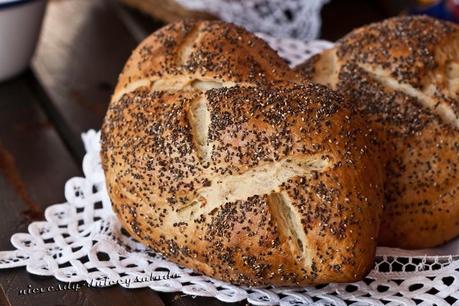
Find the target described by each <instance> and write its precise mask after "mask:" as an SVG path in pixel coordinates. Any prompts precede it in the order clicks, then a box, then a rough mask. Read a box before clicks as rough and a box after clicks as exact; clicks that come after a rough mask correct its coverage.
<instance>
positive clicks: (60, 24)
mask: <svg viewBox="0 0 459 306" xmlns="http://www.w3.org/2000/svg"><path fill="white" fill-rule="evenodd" d="M115 5H117V4H114V3H113V2H112V1H101V0H98V1H94V0H65V1H51V2H50V3H49V5H48V8H47V12H46V15H45V21H44V24H43V31H42V35H41V38H40V41H39V45H38V49H37V52H36V55H35V59H34V61H33V70H34V72H35V74H36V76H37V78H38V80H39V81H40V83H41V85H42V86H43V88H44V89H45V92H46V94H47V95H48V96H49V97H50V100H51V102H52V105H51V107H52V108H54V109H55V110H57V112H58V113H59V114H60V115H61V116H62V119H63V122H62V123H61V126H64V127H66V128H67V129H66V130H65V133H66V135H65V136H66V137H69V139H70V140H71V141H70V144H71V149H72V150H74V151H75V152H76V153H77V154H78V156H79V157H80V158H81V157H82V154H83V147H82V145H81V142H79V135H80V133H81V132H82V131H85V130H88V129H90V128H96V129H98V128H99V127H100V122H101V120H102V118H103V116H104V115H105V110H106V107H107V103H108V101H109V100H110V95H111V93H112V91H113V86H114V84H115V83H116V80H117V77H118V73H119V72H120V71H121V69H122V67H123V65H124V63H125V61H126V59H127V57H128V56H129V54H130V53H131V51H132V49H133V48H134V47H135V46H136V45H137V42H136V41H135V39H134V38H132V36H131V35H130V33H129V32H128V31H127V29H126V27H125V26H124V25H123V23H122V22H121V21H120V19H119V18H118V17H117V14H115V10H114V6H115Z"/></svg>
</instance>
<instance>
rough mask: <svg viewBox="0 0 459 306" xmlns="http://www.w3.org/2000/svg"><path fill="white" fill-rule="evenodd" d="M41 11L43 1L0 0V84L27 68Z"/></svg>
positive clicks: (41, 18)
mask: <svg viewBox="0 0 459 306" xmlns="http://www.w3.org/2000/svg"><path fill="white" fill-rule="evenodd" d="M45 7H46V1H45V0H0V81H3V80H6V79H8V78H11V77H13V76H15V75H17V74H19V73H20V72H22V71H24V70H25V69H26V68H27V67H28V66H29V63H30V59H31V58H32V55H33V53H34V50H35V47H36V44H37V40H38V36H39V34H40V28H41V23H42V20H43V15H44V12H45Z"/></svg>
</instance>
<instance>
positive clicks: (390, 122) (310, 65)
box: [298, 17, 459, 248]
mask: <svg viewBox="0 0 459 306" xmlns="http://www.w3.org/2000/svg"><path fill="white" fill-rule="evenodd" d="M298 70H299V71H301V72H303V74H304V75H305V76H307V77H308V78H309V79H311V80H313V81H315V82H318V83H321V84H324V85H328V86H329V87H331V88H333V89H336V90H337V91H338V92H340V93H341V94H344V95H345V96H347V98H348V99H349V100H350V101H351V102H352V103H353V104H354V106H357V108H359V109H360V110H361V111H362V112H363V113H364V114H365V117H366V118H367V119H368V120H369V122H370V125H371V126H372V127H374V128H375V129H379V130H380V131H381V139H382V140H383V141H384V143H385V145H384V147H385V152H386V157H387V160H388V161H387V166H386V183H385V209H384V217H383V218H382V221H381V222H382V224H381V231H380V235H379V239H378V243H379V244H380V245H385V246H393V247H401V248H428V247H433V246H436V245H439V244H442V243H444V242H445V241H448V240H450V239H452V238H454V237H456V236H457V235H458V234H459V27H458V26H457V25H455V24H452V23H448V22H441V21H438V20H435V19H431V18H428V17H400V18H393V19H389V20H386V21H384V22H381V23H376V24H372V25H369V26H366V27H363V28H361V29H357V30H355V31H354V32H352V33H350V34H349V35H347V36H346V37H345V38H343V39H342V40H340V41H339V42H338V44H337V46H336V47H335V48H333V49H330V50H327V51H325V52H323V53H322V54H320V55H319V56H316V57H314V58H312V59H311V60H310V61H308V62H307V63H305V64H304V65H302V66H300V67H299V68H298Z"/></svg>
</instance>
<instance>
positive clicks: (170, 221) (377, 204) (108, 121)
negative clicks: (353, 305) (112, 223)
mask: <svg viewBox="0 0 459 306" xmlns="http://www.w3.org/2000/svg"><path fill="white" fill-rule="evenodd" d="M343 104H344V102H343V101H342V98H341V96H339V95H337V94H335V93H333V92H332V91H330V90H328V89H327V88H326V87H324V86H321V85H313V84H310V83H307V82H305V81H303V79H302V77H300V76H299V75H298V74H297V73H296V72H294V71H292V70H290V69H289V68H288V66H287V65H286V63H284V62H283V61H282V60H281V59H280V58H279V57H278V56H277V55H276V53H275V52H274V51H273V50H271V49H270V48H269V47H268V46H267V45H266V44H265V43H264V42H262V41H261V40H259V39H258V38H256V37H255V36H253V35H251V34H249V33H247V32H246V31H244V30H242V29H240V28H238V27H236V26H233V25H230V24H225V23H222V22H216V21H215V22H180V23H175V24H172V25H169V26H167V27H165V28H163V29H161V30H159V31H158V32H156V33H154V34H153V35H151V36H150V37H148V38H147V39H146V40H145V41H144V42H143V43H142V44H141V45H140V46H139V47H138V48H137V49H136V50H135V51H134V52H133V54H132V56H131V58H130V59H129V60H128V62H127V64H126V67H125V68H124V70H123V73H122V74H121V76H120V78H119V83H118V86H117V87H116V90H115V93H114V95H113V98H112V101H111V104H110V107H109V109H108V112H107V115H106V118H105V122H104V124H103V128H102V152H101V157H102V163H103V168H104V171H105V175H106V183H107V187H108V192H109V195H110V198H111V200H112V203H113V207H114V210H115V212H116V213H117V215H118V216H119V217H120V219H121V221H122V223H123V224H124V226H125V227H126V229H127V230H128V232H129V233H130V234H131V235H132V236H133V237H134V238H136V239H138V240H140V241H142V242H143V243H145V244H146V245H148V246H149V247H151V248H152V249H153V250H155V251H157V252H160V253H161V254H163V255H164V256H166V257H167V258H169V259H170V260H173V261H175V262H177V263H179V264H181V265H183V266H185V267H188V268H192V269H195V270H197V271H200V272H202V273H204V274H207V275H209V276H213V277H216V278H219V279H222V280H225V281H229V282H232V283H237V284H245V285H267V284H270V285H308V284H318V283H326V282H332V281H333V282H347V281H354V280H357V279H360V278H362V277H363V276H364V275H365V274H366V273H367V272H368V271H369V270H370V269H371V268H372V265H373V258H374V252H375V246H376V240H375V237H376V235H377V233H378V229H379V222H380V221H379V219H380V215H381V213H382V192H381V186H382V170H381V169H380V166H379V164H380V161H378V160H377V152H376V150H375V147H374V146H375V145H374V144H373V143H374V139H373V138H372V137H373V136H372V134H371V132H370V131H369V130H368V128H366V127H365V125H364V124H363V122H362V120H361V119H359V118H358V117H356V115H355V114H353V113H352V112H351V111H349V110H346V109H345V108H343V107H342V105H343Z"/></svg>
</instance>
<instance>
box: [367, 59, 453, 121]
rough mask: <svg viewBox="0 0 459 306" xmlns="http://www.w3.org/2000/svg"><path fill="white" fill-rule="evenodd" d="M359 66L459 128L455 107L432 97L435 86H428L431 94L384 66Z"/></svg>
mask: <svg viewBox="0 0 459 306" xmlns="http://www.w3.org/2000/svg"><path fill="white" fill-rule="evenodd" d="M358 66H359V67H360V68H362V69H363V70H364V71H365V72H367V73H368V74H370V76H371V77H373V78H374V79H375V80H377V81H378V82H380V83H381V84H382V85H383V86H386V87H387V88H390V89H392V90H394V91H399V92H402V93H404V94H406V95H408V96H410V97H413V98H415V99H417V101H419V103H420V105H421V106H423V107H425V108H428V109H430V110H431V111H432V112H433V113H435V114H436V115H437V116H438V117H439V118H440V119H441V120H442V121H443V122H444V123H446V124H449V125H451V126H453V127H455V128H456V129H459V118H458V117H457V116H456V114H455V113H454V110H453V108H452V107H451V106H450V105H449V104H448V103H446V102H444V101H441V100H439V99H434V98H433V97H432V96H433V95H435V94H436V92H435V91H436V89H435V88H432V87H430V88H427V91H429V90H430V91H433V92H432V93H431V94H432V96H431V95H429V94H427V93H425V92H423V91H421V90H418V89H416V88H414V87H413V86H411V85H409V84H408V83H400V82H399V81H397V80H396V79H395V78H393V77H391V76H390V75H389V74H388V73H387V72H385V71H384V70H383V69H382V68H379V67H376V68H372V67H371V66H369V65H364V64H359V65H358Z"/></svg>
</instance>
